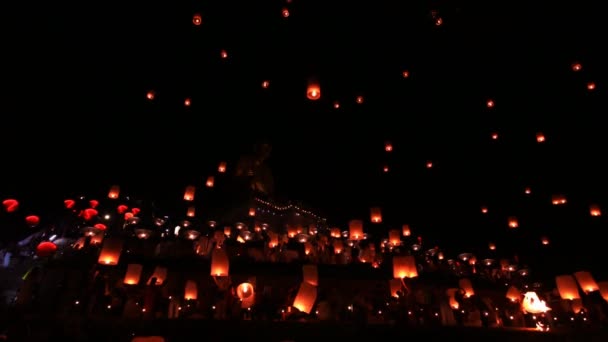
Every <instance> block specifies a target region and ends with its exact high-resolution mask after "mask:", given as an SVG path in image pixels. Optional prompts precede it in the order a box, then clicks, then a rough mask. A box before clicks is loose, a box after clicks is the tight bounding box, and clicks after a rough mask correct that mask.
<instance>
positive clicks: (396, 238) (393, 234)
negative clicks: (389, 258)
mask: <svg viewBox="0 0 608 342" xmlns="http://www.w3.org/2000/svg"><path fill="white" fill-rule="evenodd" d="M388 243H390V244H391V246H399V245H401V234H400V233H399V230H397V229H391V230H389V231H388Z"/></svg>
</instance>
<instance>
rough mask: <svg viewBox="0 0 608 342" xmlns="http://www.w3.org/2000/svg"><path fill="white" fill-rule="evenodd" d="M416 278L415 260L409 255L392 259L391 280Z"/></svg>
mask: <svg viewBox="0 0 608 342" xmlns="http://www.w3.org/2000/svg"><path fill="white" fill-rule="evenodd" d="M417 276H418V268H417V267H416V260H415V259H414V257H413V256H411V255H405V256H394V257H393V278H395V279H403V278H415V277H417Z"/></svg>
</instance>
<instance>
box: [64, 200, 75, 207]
mask: <svg viewBox="0 0 608 342" xmlns="http://www.w3.org/2000/svg"><path fill="white" fill-rule="evenodd" d="M75 204H76V202H75V201H74V200H72V199H66V200H65V201H63V205H65V208H66V209H72V208H74V205H75Z"/></svg>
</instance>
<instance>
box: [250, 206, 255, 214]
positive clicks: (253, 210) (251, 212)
mask: <svg viewBox="0 0 608 342" xmlns="http://www.w3.org/2000/svg"><path fill="white" fill-rule="evenodd" d="M249 216H255V208H254V207H251V208H249Z"/></svg>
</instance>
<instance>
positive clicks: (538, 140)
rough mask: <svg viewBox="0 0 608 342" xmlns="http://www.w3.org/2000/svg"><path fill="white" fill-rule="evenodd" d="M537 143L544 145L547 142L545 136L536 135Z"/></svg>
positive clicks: (541, 134)
mask: <svg viewBox="0 0 608 342" xmlns="http://www.w3.org/2000/svg"><path fill="white" fill-rule="evenodd" d="M536 142H537V143H544V142H545V135H544V134H543V133H541V132H539V133H536Z"/></svg>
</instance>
